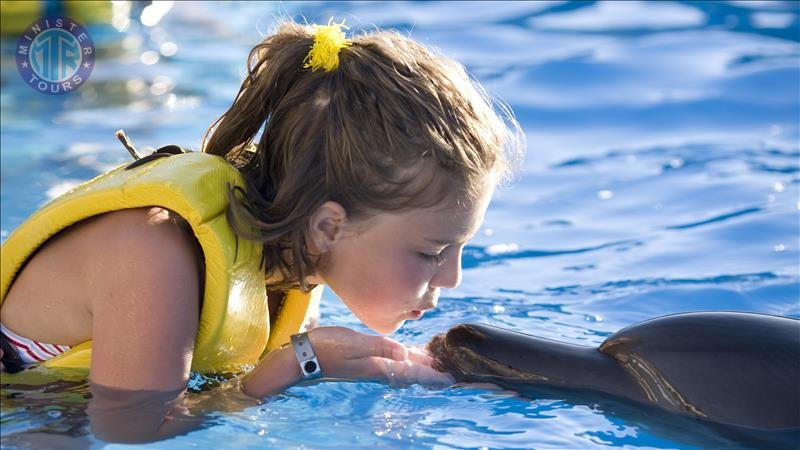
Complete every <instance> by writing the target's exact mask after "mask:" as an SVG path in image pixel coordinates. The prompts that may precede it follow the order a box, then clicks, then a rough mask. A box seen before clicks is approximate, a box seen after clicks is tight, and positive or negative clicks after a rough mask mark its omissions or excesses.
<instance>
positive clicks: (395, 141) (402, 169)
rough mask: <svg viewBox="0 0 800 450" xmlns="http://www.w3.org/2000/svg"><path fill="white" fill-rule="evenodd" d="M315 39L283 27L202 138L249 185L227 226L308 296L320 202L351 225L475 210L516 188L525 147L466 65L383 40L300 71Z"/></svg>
mask: <svg viewBox="0 0 800 450" xmlns="http://www.w3.org/2000/svg"><path fill="white" fill-rule="evenodd" d="M314 31H315V30H314V27H313V26H311V25H300V24H296V23H293V22H283V23H281V24H280V25H279V27H278V29H277V32H276V33H275V34H272V35H270V36H268V37H267V38H266V39H264V40H263V41H262V42H261V43H260V44H258V45H257V46H256V47H255V48H254V49H253V50H252V51H251V52H250V56H249V58H248V69H249V70H248V74H247V76H246V78H245V79H244V81H243V82H242V86H241V88H240V89H239V93H238V95H237V96H236V99H235V100H234V102H233V105H232V106H231V107H230V109H228V111H227V112H225V114H223V115H222V116H221V117H220V118H219V119H217V120H216V122H214V124H212V126H211V127H210V128H209V130H208V132H207V133H206V138H205V139H204V149H203V150H204V151H205V152H207V153H211V154H215V155H220V156H224V157H226V159H227V160H228V161H230V162H231V163H232V164H234V165H235V166H236V167H238V168H239V169H240V170H241V172H242V173H243V175H244V178H245V180H246V183H247V189H246V190H243V189H231V191H230V200H231V201H230V206H229V208H228V211H227V215H228V220H229V222H230V223H231V225H232V227H233V229H234V230H235V231H236V232H237V234H239V235H241V236H243V237H246V238H249V239H254V240H258V241H261V242H263V243H264V252H263V255H262V263H263V264H264V267H265V268H266V270H267V277H268V278H273V279H282V280H283V282H282V283H279V284H277V285H273V286H272V287H273V288H288V287H296V286H300V287H301V288H304V289H308V288H309V286H307V285H306V283H305V281H304V280H305V277H306V276H308V275H311V274H313V273H314V272H315V264H318V263H320V261H319V260H318V259H319V258H316V257H314V255H309V254H308V253H307V251H306V233H307V228H308V226H309V219H310V217H311V215H312V214H313V213H314V212H315V211H316V210H317V208H319V207H320V206H321V205H322V204H323V203H324V202H326V201H335V202H338V203H339V204H341V205H342V206H343V207H344V208H345V210H346V211H347V214H348V218H349V219H350V220H359V219H362V218H369V217H371V216H373V215H374V214H376V213H378V212H381V211H404V210H409V209H414V208H425V207H432V206H436V205H439V204H442V203H443V202H444V201H445V200H447V201H448V203H447V204H456V205H460V204H468V203H469V202H470V201H472V200H474V199H475V198H476V197H477V196H479V195H480V194H481V192H483V191H484V190H485V189H486V187H487V183H492V182H494V181H493V180H502V179H504V178H507V175H508V174H509V172H510V170H509V169H510V167H511V166H512V165H513V163H515V162H516V161H517V159H518V156H519V155H520V154H521V152H522V149H523V147H524V142H523V140H524V138H523V135H522V132H521V130H520V127H519V125H518V124H517V122H516V120H514V118H513V116H512V114H511V112H510V110H509V109H508V108H507V107H505V106H504V105H503V104H501V103H499V102H496V101H494V100H492V99H490V98H489V97H488V96H487V95H486V94H485V93H484V92H483V90H482V89H481V88H480V86H479V85H477V83H475V82H473V81H472V80H471V79H470V78H469V76H468V75H467V73H466V71H465V70H464V67H463V66H461V65H460V64H458V63H456V62H454V61H452V60H450V59H448V58H445V57H443V56H440V55H436V54H434V53H433V52H431V51H430V50H428V49H426V48H425V47H423V46H421V45H420V44H418V43H416V42H414V41H413V40H411V39H409V38H407V37H405V36H403V35H401V34H400V33H398V32H395V31H381V32H371V33H367V34H363V35H361V36H357V37H354V38H352V39H351V41H350V45H349V46H348V47H346V48H343V49H342V50H341V52H340V54H339V58H340V60H339V67H338V68H336V69H334V70H332V71H330V72H328V71H312V70H311V69H308V68H304V67H303V65H304V60H305V59H306V56H307V54H308V52H309V49H310V48H311V46H312V44H313V41H314ZM496 110H497V111H499V113H500V114H499V115H498V113H497V112H496ZM259 131H260V132H261V134H260V138H258V142H257V143H256V144H255V145H251V144H252V143H253V142H254V140H255V139H256V136H257V135H258V133H259ZM276 275H277V276H276Z"/></svg>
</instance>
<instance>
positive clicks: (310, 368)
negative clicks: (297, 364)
mask: <svg viewBox="0 0 800 450" xmlns="http://www.w3.org/2000/svg"><path fill="white" fill-rule="evenodd" d="M303 370H305V372H306V374H307V375H310V374H312V373H314V372H316V371H317V363H315V362H314V361H306V362H305V364H303Z"/></svg>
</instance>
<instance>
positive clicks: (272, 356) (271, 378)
mask: <svg viewBox="0 0 800 450" xmlns="http://www.w3.org/2000/svg"><path fill="white" fill-rule="evenodd" d="M302 380H303V375H302V374H301V373H300V367H299V366H298V364H297V358H296V357H295V354H294V350H293V349H292V346H291V345H287V346H283V347H281V348H278V349H275V350H273V351H271V352H269V353H268V354H267V356H265V357H264V359H262V360H261V362H259V363H258V366H256V368H255V369H253V370H252V371H250V373H248V374H247V375H245V377H244V379H243V380H242V391H243V392H244V393H245V394H247V395H249V396H251V397H256V398H263V397H265V396H267V395H271V394H277V393H279V392H282V391H283V390H285V389H287V388H289V387H291V386H293V385H295V384H297V383H299V382H300V381H302Z"/></svg>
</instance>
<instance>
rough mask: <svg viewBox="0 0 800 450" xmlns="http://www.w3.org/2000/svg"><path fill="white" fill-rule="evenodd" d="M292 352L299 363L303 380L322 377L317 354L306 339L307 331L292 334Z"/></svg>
mask: <svg viewBox="0 0 800 450" xmlns="http://www.w3.org/2000/svg"><path fill="white" fill-rule="evenodd" d="M291 340H292V347H293V348H294V354H295V356H297V362H298V364H300V372H302V374H303V380H316V379H317V378H322V368H321V367H320V366H319V361H318V360H317V354H316V353H314V348H313V347H312V346H311V341H309V340H308V333H299V334H293V335H292V337H291Z"/></svg>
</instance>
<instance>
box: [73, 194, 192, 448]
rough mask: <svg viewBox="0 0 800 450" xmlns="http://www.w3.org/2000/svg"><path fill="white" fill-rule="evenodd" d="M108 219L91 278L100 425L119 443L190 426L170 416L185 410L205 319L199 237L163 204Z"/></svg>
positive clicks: (95, 414)
mask: <svg viewBox="0 0 800 450" xmlns="http://www.w3.org/2000/svg"><path fill="white" fill-rule="evenodd" d="M100 220H101V221H102V222H100V223H98V224H97V225H96V226H93V227H92V230H91V231H90V232H91V233H92V236H91V238H92V240H93V241H94V242H96V243H97V245H96V246H94V248H93V250H92V253H91V255H90V258H89V260H90V261H92V264H93V266H92V269H91V270H89V279H88V280H87V283H86V284H87V285H88V286H89V289H87V294H88V293H90V295H91V297H92V301H91V307H92V311H91V313H92V340H93V345H92V347H93V348H92V364H91V370H90V375H89V378H90V380H91V382H92V394H93V398H92V400H91V401H90V404H89V411H90V421H91V426H92V430H93V431H94V433H95V434H96V435H97V436H98V437H100V438H102V439H105V440H109V441H115V442H132V441H137V442H142V441H152V440H155V439H160V438H163V437H167V436H169V435H175V434H178V433H179V432H181V431H186V430H185V428H186V427H185V425H186V423H185V422H184V421H175V420H171V419H165V417H170V416H173V415H175V414H179V412H180V411H181V408H180V403H181V399H182V396H181V393H182V392H183V390H184V389H185V388H186V383H187V381H188V378H189V369H190V367H191V360H192V351H193V347H194V339H195V334H196V332H197V326H198V323H199V318H200V287H199V274H198V270H197V264H196V262H195V258H196V256H195V253H194V245H195V244H194V241H193V239H192V237H191V236H188V235H187V233H186V232H185V231H184V230H183V229H182V228H181V226H180V225H179V224H177V223H176V222H175V221H173V220H171V219H170V218H169V213H168V212H166V211H165V210H163V209H160V208H152V209H147V208H142V209H132V210H125V211H119V212H115V213H111V214H107V215H106V216H104V217H102V218H101V219H100ZM179 415H180V414H179ZM183 416H186V415H185V414H183Z"/></svg>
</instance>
